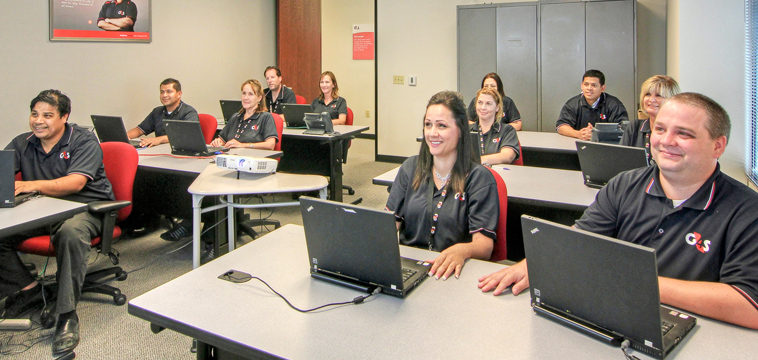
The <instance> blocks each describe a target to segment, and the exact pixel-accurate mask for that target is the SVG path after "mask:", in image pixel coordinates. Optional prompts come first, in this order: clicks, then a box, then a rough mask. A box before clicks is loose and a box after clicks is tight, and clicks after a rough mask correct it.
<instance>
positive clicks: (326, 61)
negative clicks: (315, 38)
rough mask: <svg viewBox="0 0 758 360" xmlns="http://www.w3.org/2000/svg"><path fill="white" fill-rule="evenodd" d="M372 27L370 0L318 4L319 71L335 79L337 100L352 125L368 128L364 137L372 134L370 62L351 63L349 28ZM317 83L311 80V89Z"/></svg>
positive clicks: (328, 0) (372, 11) (329, 0)
mask: <svg viewBox="0 0 758 360" xmlns="http://www.w3.org/2000/svg"><path fill="white" fill-rule="evenodd" d="M373 23H374V0H351V1H344V0H322V1H321V67H322V68H323V70H322V71H326V70H331V71H332V72H333V73H334V75H335V76H336V77H337V84H338V85H339V87H340V96H342V97H344V98H345V100H347V106H348V107H350V109H352V110H353V115H354V117H353V121H354V123H353V124H354V125H362V126H369V127H370V129H369V130H368V131H367V132H365V134H373V133H375V129H374V128H375V126H374V117H375V115H374V107H375V101H374V94H375V90H374V89H375V86H374V85H375V81H374V60H353V30H352V28H353V25H363V24H373ZM318 81H319V79H313V87H314V88H316V87H318ZM311 100H313V99H308V101H309V102H310V101H311ZM366 111H368V112H369V116H366Z"/></svg>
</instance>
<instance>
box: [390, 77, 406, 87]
mask: <svg viewBox="0 0 758 360" xmlns="http://www.w3.org/2000/svg"><path fill="white" fill-rule="evenodd" d="M392 83H393V84H395V85H403V84H405V76H403V75H394V76H392Z"/></svg>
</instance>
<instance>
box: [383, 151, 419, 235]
mask: <svg viewBox="0 0 758 360" xmlns="http://www.w3.org/2000/svg"><path fill="white" fill-rule="evenodd" d="M415 168H416V161H415V159H414V158H413V157H411V158H408V160H406V161H405V162H404V163H403V165H402V166H400V169H398V171H397V176H395V181H394V182H393V183H392V188H391V189H390V195H389V197H388V198H387V205H386V208H387V210H389V211H392V212H393V213H395V216H396V217H397V218H398V220H404V219H405V205H406V198H405V196H406V194H407V192H408V188H409V186H412V185H411V181H413V180H412V176H413V173H412V172H411V171H410V170H412V169H415Z"/></svg>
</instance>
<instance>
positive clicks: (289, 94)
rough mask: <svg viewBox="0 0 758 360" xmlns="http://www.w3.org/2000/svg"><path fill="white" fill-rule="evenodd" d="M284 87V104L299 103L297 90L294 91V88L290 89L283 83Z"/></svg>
mask: <svg viewBox="0 0 758 360" xmlns="http://www.w3.org/2000/svg"><path fill="white" fill-rule="evenodd" d="M282 88H283V89H284V90H283V94H282V103H283V104H295V103H297V98H296V97H295V92H294V91H292V89H290V88H288V87H286V86H283V85H282ZM269 110H271V109H269Z"/></svg>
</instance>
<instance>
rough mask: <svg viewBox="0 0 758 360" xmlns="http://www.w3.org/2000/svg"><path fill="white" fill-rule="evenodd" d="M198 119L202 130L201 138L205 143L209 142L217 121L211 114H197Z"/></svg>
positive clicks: (214, 131) (213, 134) (213, 135)
mask: <svg viewBox="0 0 758 360" xmlns="http://www.w3.org/2000/svg"><path fill="white" fill-rule="evenodd" d="M197 117H198V119H200V128H201V129H202V130H203V138H205V143H206V144H210V143H211V141H213V138H214V137H215V136H216V130H217V129H218V122H217V121H216V118H215V117H213V115H209V114H197Z"/></svg>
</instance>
